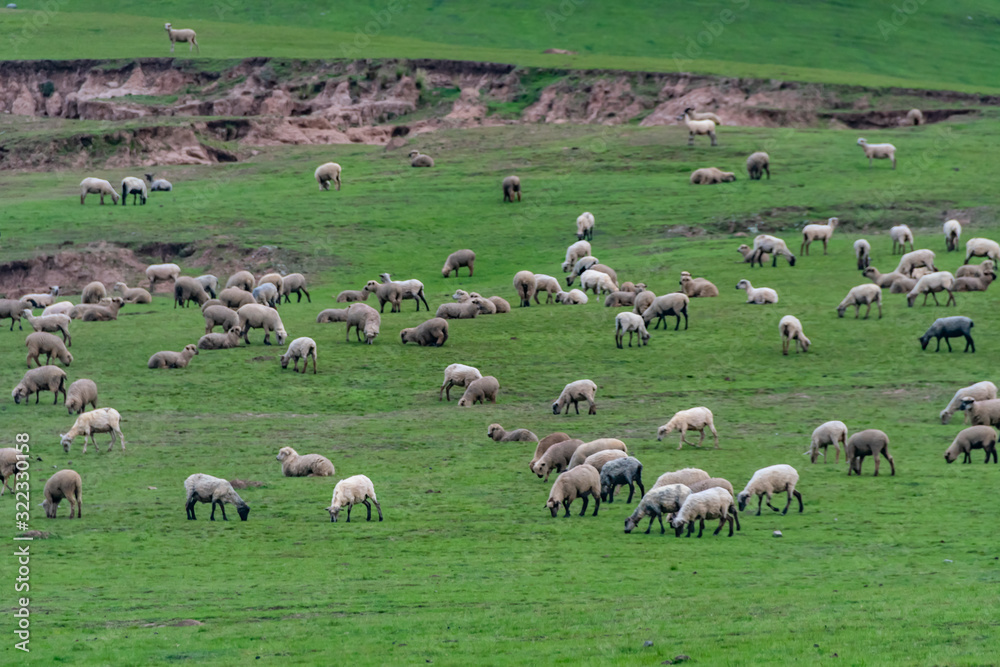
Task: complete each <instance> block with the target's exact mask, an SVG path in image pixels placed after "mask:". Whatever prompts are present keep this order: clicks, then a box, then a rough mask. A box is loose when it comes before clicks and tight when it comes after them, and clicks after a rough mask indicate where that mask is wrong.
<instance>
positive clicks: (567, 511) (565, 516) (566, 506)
mask: <svg viewBox="0 0 1000 667" xmlns="http://www.w3.org/2000/svg"><path fill="white" fill-rule="evenodd" d="M570 502H572V501H569V500H564V501H563V507H564V508H565V509H566V513H565V514H563V518H564V519H568V518H569V504H570Z"/></svg>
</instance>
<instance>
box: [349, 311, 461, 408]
mask: <svg viewBox="0 0 1000 667" xmlns="http://www.w3.org/2000/svg"><path fill="white" fill-rule="evenodd" d="M455 305H457V304H455ZM472 305H473V306H475V304H472ZM352 307H353V306H352ZM438 312H439V313H440V309H438ZM473 317H474V316H473ZM399 340H400V342H401V343H402V344H403V345H406V344H407V343H416V344H417V345H419V346H420V347H424V346H429V347H441V346H442V345H444V343H445V341H446V340H448V321H447V320H446V319H445V318H443V317H432V318H431V319H429V320H425V321H424V322H421V323H420V324H419V325H417V326H415V327H411V328H408V329H403V330H401V331H400V332H399ZM449 400H451V399H449Z"/></svg>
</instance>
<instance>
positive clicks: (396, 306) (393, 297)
mask: <svg viewBox="0 0 1000 667" xmlns="http://www.w3.org/2000/svg"><path fill="white" fill-rule="evenodd" d="M364 291H365V292H369V293H374V294H375V296H377V297H378V303H379V312H380V313H384V312H385V304H386V303H388V304H389V306H390V307H389V312H390V313H398V312H401V306H400V302H401V301H402V300H403V287H402V286H401V285H400V284H399V283H394V282H388V283H378V282H376V281H374V280H369V281H368V283H367V284H366V285H365V287H364ZM419 307H420V304H419V303H418V304H417V308H419Z"/></svg>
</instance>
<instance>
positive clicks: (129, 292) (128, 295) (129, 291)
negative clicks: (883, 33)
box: [115, 281, 153, 303]
mask: <svg viewBox="0 0 1000 667" xmlns="http://www.w3.org/2000/svg"><path fill="white" fill-rule="evenodd" d="M115 291H116V292H121V295H122V298H123V299H125V303H153V297H151V296H150V295H149V292H147V291H146V290H144V289H143V288H141V287H129V286H128V285H126V284H125V283H123V282H121V281H118V282H116V283H115Z"/></svg>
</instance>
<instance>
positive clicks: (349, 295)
mask: <svg viewBox="0 0 1000 667" xmlns="http://www.w3.org/2000/svg"><path fill="white" fill-rule="evenodd" d="M367 300H368V292H366V291H365V290H363V289H345V290H344V291H343V292H341V293H340V294H338V295H337V303H354V302H356V301H367Z"/></svg>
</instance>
